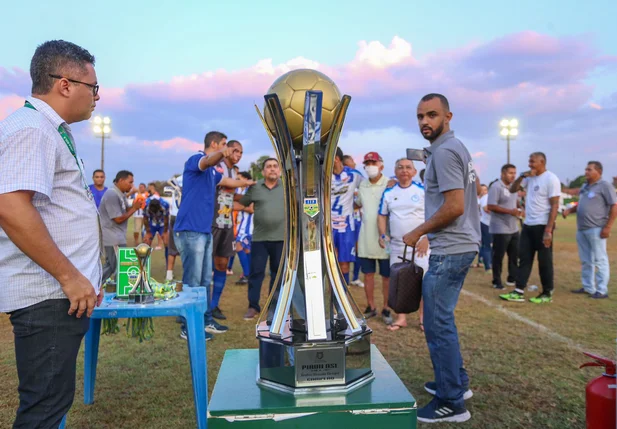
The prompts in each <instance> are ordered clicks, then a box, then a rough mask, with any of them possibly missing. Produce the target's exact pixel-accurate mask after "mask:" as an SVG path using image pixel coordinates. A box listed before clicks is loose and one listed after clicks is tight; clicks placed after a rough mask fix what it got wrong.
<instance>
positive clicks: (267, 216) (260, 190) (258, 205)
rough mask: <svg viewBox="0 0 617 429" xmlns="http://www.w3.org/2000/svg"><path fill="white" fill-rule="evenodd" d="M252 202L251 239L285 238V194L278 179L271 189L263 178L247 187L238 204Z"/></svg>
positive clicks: (279, 239) (281, 239)
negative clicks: (253, 209)
mask: <svg viewBox="0 0 617 429" xmlns="http://www.w3.org/2000/svg"><path fill="white" fill-rule="evenodd" d="M251 203H254V204H255V206H254V208H255V213H254V215H253V241H283V240H284V239H285V196H284V195H283V183H282V182H281V181H280V180H279V181H278V182H277V184H276V186H275V187H274V188H272V189H270V188H268V187H267V186H266V184H265V182H264V181H263V180H259V181H258V182H257V183H256V184H255V185H253V186H251V187H250V188H248V190H247V191H246V194H244V195H243V196H242V198H241V199H240V204H242V205H243V206H250V205H251Z"/></svg>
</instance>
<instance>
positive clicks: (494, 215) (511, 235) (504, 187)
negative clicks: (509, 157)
mask: <svg viewBox="0 0 617 429" xmlns="http://www.w3.org/2000/svg"><path fill="white" fill-rule="evenodd" d="M515 177H516V167H515V166H514V165H512V164H506V165H504V166H503V167H501V180H497V181H496V182H493V184H492V185H491V187H490V189H489V191H488V205H487V208H488V210H489V211H490V212H491V220H490V224H489V232H490V234H491V235H492V236H493V287H494V288H495V289H503V288H504V286H503V283H502V282H501V269H502V267H503V258H504V256H505V255H506V254H507V255H508V278H507V280H506V285H508V286H514V282H515V281H516V275H517V270H518V255H517V252H518V235H519V231H518V222H517V220H518V218H519V216H520V215H521V210H520V209H518V208H517V195H516V192H515V193H512V192H510V185H511V184H512V182H513V181H514V178H515Z"/></svg>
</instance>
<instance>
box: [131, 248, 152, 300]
mask: <svg viewBox="0 0 617 429" xmlns="http://www.w3.org/2000/svg"><path fill="white" fill-rule="evenodd" d="M151 253H152V248H151V247H150V246H148V245H147V244H146V243H141V244H140V245H138V246H137V247H136V248H135V255H136V256H137V260H138V261H139V275H138V276H137V280H136V281H135V285H134V286H133V288H132V289H131V290H130V291H129V304H151V303H153V302H154V292H153V291H152V288H151V287H150V283H149V279H148V272H147V270H146V267H147V266H148V258H150V254H151Z"/></svg>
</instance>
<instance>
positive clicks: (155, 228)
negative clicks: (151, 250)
mask: <svg viewBox="0 0 617 429" xmlns="http://www.w3.org/2000/svg"><path fill="white" fill-rule="evenodd" d="M164 231H165V227H164V226H163V225H152V224H150V234H152V238H154V237H156V234H157V233H158V234H159V235H160V236H161V237H162V236H163V232H164Z"/></svg>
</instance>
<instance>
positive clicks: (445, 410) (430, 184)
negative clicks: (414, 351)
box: [403, 94, 480, 423]
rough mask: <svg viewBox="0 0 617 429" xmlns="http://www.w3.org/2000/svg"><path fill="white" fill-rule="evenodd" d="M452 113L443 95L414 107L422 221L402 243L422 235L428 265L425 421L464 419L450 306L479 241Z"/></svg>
mask: <svg viewBox="0 0 617 429" xmlns="http://www.w3.org/2000/svg"><path fill="white" fill-rule="evenodd" d="M451 119H452V112H450V106H449V103H448V100H447V99H446V97H444V96H443V95H441V94H428V95H425V96H424V97H422V99H421V100H420V103H419V104H418V108H417V120H418V125H419V127H420V131H421V133H422V136H423V137H424V138H425V139H427V140H428V141H430V142H431V146H430V147H428V148H426V150H427V153H428V157H427V159H426V173H425V175H424V180H425V219H426V220H425V222H424V223H422V224H421V225H419V226H418V227H416V228H415V229H414V230H413V231H411V232H409V233H407V234H405V236H404V237H403V242H404V243H405V244H407V245H409V246H416V244H418V242H419V241H420V239H421V237H422V236H424V235H427V234H428V238H429V243H430V247H431V256H430V258H429V269H428V272H427V273H426V274H425V276H424V281H423V285H422V299H423V300H424V328H425V335H426V341H427V343H428V349H429V352H430V355H431V361H432V362H433V370H434V373H435V381H431V382H428V383H426V384H425V385H424V388H425V390H426V391H428V392H429V393H432V394H433V395H435V396H434V398H433V400H431V402H430V403H428V404H427V405H425V406H424V407H422V408H421V409H419V410H418V420H419V421H421V422H426V423H434V422H464V421H467V420H469V419H470V418H471V414H470V413H469V411H467V409H466V407H465V399H466V398H469V397H471V391H468V386H469V377H468V376H467V371H466V370H465V368H464V367H463V357H462V356H461V349H460V345H459V338H458V332H457V329H456V324H455V321H454V310H455V308H456V304H457V302H458V297H459V294H460V292H461V289H462V287H463V282H464V281H465V277H466V276H467V273H468V271H469V268H470V266H471V263H472V262H473V260H474V258H475V257H476V254H477V253H478V249H479V244H480V214H479V212H478V201H477V187H476V171H475V169H474V166H473V161H472V159H471V155H470V154H469V151H468V150H467V148H466V147H465V145H464V144H463V143H461V141H460V140H458V139H457V138H456V137H454V132H453V131H451V130H450V120H451Z"/></svg>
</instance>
